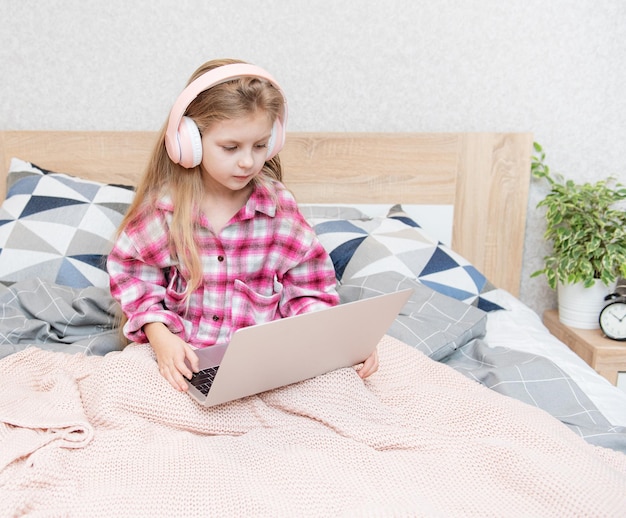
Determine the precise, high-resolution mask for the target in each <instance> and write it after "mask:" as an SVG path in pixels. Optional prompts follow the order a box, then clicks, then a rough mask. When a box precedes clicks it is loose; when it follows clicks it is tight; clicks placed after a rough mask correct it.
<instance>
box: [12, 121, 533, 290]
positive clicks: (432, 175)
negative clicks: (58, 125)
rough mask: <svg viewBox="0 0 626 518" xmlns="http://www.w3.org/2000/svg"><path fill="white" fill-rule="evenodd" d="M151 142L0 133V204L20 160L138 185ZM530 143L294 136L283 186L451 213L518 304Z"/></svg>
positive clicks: (148, 138) (469, 254) (114, 135)
mask: <svg viewBox="0 0 626 518" xmlns="http://www.w3.org/2000/svg"><path fill="white" fill-rule="evenodd" d="M155 136H156V134H155V133H153V132H124V131H122V132H78V131H3V132H0V164H2V175H3V176H2V177H0V199H4V196H5V183H6V182H5V180H4V177H5V176H6V171H7V168H8V165H9V163H10V160H11V158H12V157H19V158H21V159H23V160H27V161H30V162H33V163H35V164H37V165H38V166H41V167H43V168H46V169H50V170H54V171H58V172H65V173H70V174H75V175H78V176H81V177H83V178H90V179H95V180H100V181H104V182H109V183H122V184H129V183H135V182H136V180H137V178H138V177H139V176H140V175H141V173H142V172H143V169H144V167H145V165H146V162H147V157H148V155H149V154H150V152H151V149H152V147H153V145H154V141H155ZM531 147H532V135H531V134H529V133H289V134H288V136H287V143H286V145H285V148H284V149H283V151H281V153H280V156H281V159H282V162H283V166H284V181H285V184H286V185H287V186H288V187H289V188H290V189H291V190H292V191H293V192H294V193H295V195H296V197H297V199H298V200H299V201H300V202H303V203H346V204H357V203H406V204H408V203H411V204H429V205H438V204H444V205H453V206H454V225H453V229H452V243H451V246H452V248H453V249H454V250H455V251H456V252H458V253H459V254H461V255H462V256H463V257H465V258H467V259H468V260H469V261H470V262H472V263H473V264H474V265H475V266H476V267H477V268H478V269H479V270H481V271H482V272H483V273H484V274H485V275H486V276H487V277H488V278H489V280H491V282H493V283H494V284H495V285H496V286H498V287H501V288H504V289H506V290H508V291H510V292H511V293H513V294H514V295H518V294H519V288H520V276H521V270H522V255H523V250H524V232H525V223H526V207H527V198H528V188H529V183H530V156H531Z"/></svg>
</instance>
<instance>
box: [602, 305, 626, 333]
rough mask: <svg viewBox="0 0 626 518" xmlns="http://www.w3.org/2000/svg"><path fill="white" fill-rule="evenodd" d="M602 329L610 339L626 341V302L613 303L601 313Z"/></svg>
mask: <svg viewBox="0 0 626 518" xmlns="http://www.w3.org/2000/svg"><path fill="white" fill-rule="evenodd" d="M600 327H601V328H602V331H604V334H605V335H606V336H607V337H608V338H612V339H613V340H626V302H612V303H611V304H608V305H607V306H605V307H604V309H603V310H602V311H601V312H600Z"/></svg>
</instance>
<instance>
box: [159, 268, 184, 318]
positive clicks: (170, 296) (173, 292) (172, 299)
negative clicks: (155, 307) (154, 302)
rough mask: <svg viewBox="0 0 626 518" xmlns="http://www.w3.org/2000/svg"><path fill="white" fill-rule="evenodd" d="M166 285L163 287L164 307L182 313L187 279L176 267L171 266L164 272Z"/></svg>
mask: <svg viewBox="0 0 626 518" xmlns="http://www.w3.org/2000/svg"><path fill="white" fill-rule="evenodd" d="M165 276H166V279H167V287H166V288H165V301H164V302H165V307H166V308H167V309H169V310H170V311H174V312H175V313H178V314H179V315H181V316H182V315H183V314H184V312H185V310H186V308H187V303H186V298H185V295H186V294H187V293H186V292H187V280H186V279H185V278H184V277H183V275H182V274H181V273H180V272H179V271H178V268H176V267H175V266H171V267H170V268H169V270H168V271H166V273H165Z"/></svg>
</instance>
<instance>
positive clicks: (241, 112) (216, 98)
mask: <svg viewBox="0 0 626 518" xmlns="http://www.w3.org/2000/svg"><path fill="white" fill-rule="evenodd" d="M234 63H244V62H243V61H239V60H234V59H220V60H213V61H209V62H207V63H205V64H204V65H202V66H200V67H199V68H198V69H197V70H196V71H195V72H194V73H193V74H192V76H191V78H190V79H189V81H188V83H187V84H189V83H191V82H192V81H194V80H195V79H197V78H198V77H200V76H201V75H202V74H204V73H206V72H208V71H209V70H212V69H214V68H217V67H220V66H223V65H228V64H234ZM283 105H284V99H283V96H282V93H281V92H280V91H279V90H277V89H276V88H275V87H274V86H272V85H271V84H270V83H269V82H268V81H265V80H263V79H259V78H255V77H246V76H244V77H240V78H237V79H233V80H231V81H228V82H225V83H221V84H218V85H215V86H212V87H211V88H209V89H208V90H205V91H204V92H201V93H200V94H199V95H198V96H197V97H196V98H195V99H194V100H193V101H192V102H191V103H190V104H189V106H188V107H187V111H186V112H185V114H186V115H187V116H188V117H191V118H192V119H193V120H194V122H195V123H196V125H197V126H198V129H199V130H200V133H201V134H202V132H204V131H206V130H207V129H208V128H210V127H211V125H212V124H214V123H216V122H218V121H223V120H232V119H238V118H242V117H245V116H249V115H251V114H254V113H256V112H258V111H262V112H265V113H267V115H268V118H269V119H270V121H271V122H272V123H273V122H274V121H275V120H276V117H278V116H279V115H281V114H282V110H283ZM166 127H167V121H166V123H165V124H164V126H163V128H162V129H161V131H160V133H159V136H158V139H157V142H156V145H155V147H154V149H153V151H152V155H151V158H150V160H149V161H148V165H147V167H146V169H145V171H144V174H143V176H142V178H141V180H140V181H139V184H138V185H137V191H136V195H135V198H134V200H133V203H132V204H131V206H130V208H129V209H128V212H127V213H126V216H125V217H124V219H123V221H122V223H121V225H120V228H119V230H118V233H121V232H122V231H123V230H124V228H125V227H126V226H127V225H128V224H129V223H131V222H132V221H134V220H136V219H137V218H142V217H143V212H144V211H146V210H151V208H152V207H154V206H155V203H156V201H157V200H158V198H159V197H160V196H162V195H163V193H164V192H167V193H169V194H171V196H172V202H173V205H174V213H173V217H172V223H171V227H170V250H171V254H172V256H173V257H174V258H175V259H176V260H178V261H179V262H182V263H184V264H185V265H186V266H187V268H188V269H189V272H190V278H189V279H187V293H186V296H187V297H188V296H189V294H190V293H191V292H192V291H193V290H194V289H195V288H197V287H198V286H199V285H200V284H201V282H202V263H201V260H200V253H199V250H198V245H197V243H196V241H195V233H194V225H195V224H196V223H195V221H196V215H197V211H198V210H199V207H200V206H201V200H202V196H203V193H204V186H203V182H202V172H201V165H198V166H196V167H193V168H191V169H185V168H184V167H182V166H181V165H179V164H175V163H174V162H172V161H171V160H170V158H169V156H168V154H167V151H166V149H165V130H166ZM272 179H274V180H278V181H282V167H281V164H280V159H279V157H278V155H276V156H275V157H274V158H272V159H271V160H268V161H267V162H265V164H264V166H263V169H262V171H261V173H260V174H259V175H257V176H256V177H255V179H254V181H255V182H257V183H265V184H267V183H269V182H270V181H271V180H272Z"/></svg>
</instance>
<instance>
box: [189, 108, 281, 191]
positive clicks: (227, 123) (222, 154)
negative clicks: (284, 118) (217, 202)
mask: <svg viewBox="0 0 626 518" xmlns="http://www.w3.org/2000/svg"><path fill="white" fill-rule="evenodd" d="M271 132H272V123H271V121H270V120H269V119H268V117H267V115H266V114H265V113H264V112H261V111H257V112H255V113H253V114H251V115H249V116H246V117H243V118H241V119H229V120H224V121H220V122H216V123H215V124H213V125H211V126H210V127H209V129H208V130H205V131H204V132H203V134H202V163H201V167H202V175H203V178H204V183H205V186H206V187H207V188H209V189H211V190H213V191H218V192H220V191H221V192H225V191H230V192H232V191H240V190H241V189H243V188H245V187H246V186H247V185H248V184H249V183H250V182H251V181H252V179H253V178H254V177H255V176H256V175H258V174H259V173H260V172H261V168H262V167H263V165H264V164H265V159H266V157H267V145H268V142H269V139H270V134H271Z"/></svg>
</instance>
